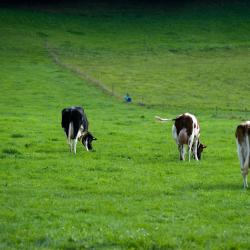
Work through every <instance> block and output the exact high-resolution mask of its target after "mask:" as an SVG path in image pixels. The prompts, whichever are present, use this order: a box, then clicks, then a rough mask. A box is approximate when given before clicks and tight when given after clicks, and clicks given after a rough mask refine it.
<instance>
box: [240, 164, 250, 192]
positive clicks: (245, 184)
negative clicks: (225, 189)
mask: <svg viewBox="0 0 250 250" xmlns="http://www.w3.org/2000/svg"><path fill="white" fill-rule="evenodd" d="M248 170H249V168H248V167H247V168H243V169H241V174H242V178H243V187H244V188H248V184H247V175H248Z"/></svg>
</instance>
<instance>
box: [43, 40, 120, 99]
mask: <svg viewBox="0 0 250 250" xmlns="http://www.w3.org/2000/svg"><path fill="white" fill-rule="evenodd" d="M45 49H46V50H47V52H48V54H49V56H50V57H51V59H52V60H53V62H54V63H55V64H57V65H58V66H60V67H63V68H66V69H67V70H69V71H71V72H72V73H74V74H76V75H77V76H79V77H80V78H82V79H84V80H86V81H88V82H90V83H91V84H93V85H95V86H97V87H98V88H100V89H101V90H103V91H104V92H105V93H107V94H108V95H112V96H115V97H116V98H117V99H119V100H122V97H121V96H120V95H118V94H117V93H115V92H114V91H112V90H110V89H109V88H108V87H107V86H106V85H105V84H104V83H103V82H101V81H100V80H97V79H95V78H93V77H91V76H90V75H89V74H87V73H86V72H84V71H82V70H81V69H80V68H78V67H76V66H72V65H70V64H67V63H65V62H63V61H62V60H60V58H59V56H58V54H57V53H56V51H55V49H53V48H51V47H49V44H48V42H45Z"/></svg>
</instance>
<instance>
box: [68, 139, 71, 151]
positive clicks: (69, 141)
mask: <svg viewBox="0 0 250 250" xmlns="http://www.w3.org/2000/svg"><path fill="white" fill-rule="evenodd" d="M67 142H68V145H69V152H72V140H71V139H67Z"/></svg>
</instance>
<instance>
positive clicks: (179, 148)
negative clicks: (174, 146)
mask: <svg viewBox="0 0 250 250" xmlns="http://www.w3.org/2000/svg"><path fill="white" fill-rule="evenodd" d="M178 151H179V155H180V160H181V161H182V160H183V159H182V145H180V144H178Z"/></svg>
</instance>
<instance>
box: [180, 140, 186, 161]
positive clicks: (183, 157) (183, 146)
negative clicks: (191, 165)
mask: <svg viewBox="0 0 250 250" xmlns="http://www.w3.org/2000/svg"><path fill="white" fill-rule="evenodd" d="M185 153H186V150H185V145H184V144H183V145H182V146H181V155H182V160H183V161H185Z"/></svg>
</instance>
